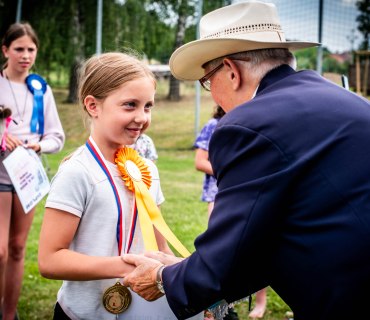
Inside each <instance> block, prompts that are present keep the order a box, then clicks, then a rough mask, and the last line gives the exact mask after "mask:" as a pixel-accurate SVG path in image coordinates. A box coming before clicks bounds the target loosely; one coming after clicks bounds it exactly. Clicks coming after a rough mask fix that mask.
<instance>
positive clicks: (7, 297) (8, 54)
mask: <svg viewBox="0 0 370 320" xmlns="http://www.w3.org/2000/svg"><path fill="white" fill-rule="evenodd" d="M38 48H39V41H38V37H37V35H36V32H35V31H34V30H33V29H32V27H31V25H29V24H28V23H15V24H12V25H11V26H10V27H9V28H8V30H7V31H6V33H5V35H4V37H3V39H2V47H1V49H2V53H3V56H4V58H5V59H6V61H5V64H4V65H3V67H2V69H1V70H0V92H1V93H0V105H3V106H4V108H5V109H8V110H11V118H12V119H13V121H11V122H9V123H8V124H9V126H8V127H7V128H6V124H4V123H2V124H1V123H0V125H1V126H0V141H1V142H0V143H4V144H2V147H4V148H2V150H1V153H0V318H1V313H2V319H3V320H13V319H14V317H15V315H16V307H17V304H18V299H19V295H20V291H21V287H22V279H23V271H24V259H25V250H26V241H27V237H28V233H29V230H30V227H31V224H32V221H33V217H34V214H35V208H33V209H31V210H30V211H28V212H24V210H23V208H22V205H21V203H20V201H19V198H18V195H17V194H16V192H15V189H14V186H13V184H12V182H11V180H10V177H9V175H8V173H7V171H6V170H5V167H4V165H3V161H4V160H5V159H6V158H7V157H8V156H9V154H10V153H11V152H12V151H13V150H14V149H15V148H16V147H18V146H24V147H25V148H29V149H32V150H34V151H36V152H37V153H39V154H41V153H56V152H58V151H60V150H61V149H62V148H63V145H64V138H65V136H64V132H63V128H62V125H61V122H60V120H59V116H58V111H57V108H56V105H55V100H54V96H53V92H52V91H51V88H50V87H49V86H48V85H46V83H45V89H46V91H45V92H44V94H43V97H42V102H43V113H42V116H43V132H42V131H40V127H39V128H38V129H39V130H37V131H36V132H33V130H31V119H33V110H34V97H33V93H32V92H31V90H30V89H29V88H27V84H26V78H27V77H28V76H29V75H30V69H31V68H32V66H33V65H34V63H35V60H36V57H37V51H38ZM33 76H35V75H32V76H31V77H33ZM28 79H30V78H28ZM39 79H40V78H39ZM41 80H42V81H44V80H43V79H42V78H41ZM38 108H40V106H38ZM3 121H5V120H3V119H0V122H3ZM33 123H34V122H33ZM4 145H5V146H4ZM4 149H5V150H4ZM25 213H27V214H25Z"/></svg>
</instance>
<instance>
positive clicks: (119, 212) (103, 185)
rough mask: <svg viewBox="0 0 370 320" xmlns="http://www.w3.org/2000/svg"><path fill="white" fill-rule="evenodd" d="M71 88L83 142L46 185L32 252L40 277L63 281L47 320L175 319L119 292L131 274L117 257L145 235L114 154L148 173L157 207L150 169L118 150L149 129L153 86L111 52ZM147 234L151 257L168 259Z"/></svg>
mask: <svg viewBox="0 0 370 320" xmlns="http://www.w3.org/2000/svg"><path fill="white" fill-rule="evenodd" d="M79 84H80V87H79V99H80V103H81V104H82V105H83V107H84V110H85V111H86V112H87V114H88V116H89V119H90V122H91V127H90V137H89V139H88V140H87V142H86V144H85V145H84V146H81V147H80V148H79V149H78V150H77V151H75V152H74V153H73V154H72V155H71V156H70V157H69V158H68V159H66V160H65V161H64V162H63V163H62V164H61V166H60V168H59V170H58V172H57V174H56V175H55V177H54V178H53V180H52V184H51V190H50V192H49V195H48V198H47V201H46V205H45V207H46V209H45V216H44V221H43V225H42V229H41V236H40V244H39V268H40V272H41V274H42V275H43V276H44V277H47V278H51V279H62V280H64V281H63V284H62V287H61V288H60V290H59V292H58V298H57V303H56V306H55V310H54V319H118V318H120V319H121V318H122V319H132V320H133V319H153V320H154V319H176V317H175V316H174V314H173V313H172V311H171V309H170V307H169V306H168V304H167V301H166V298H165V297H162V298H160V299H158V300H156V301H155V302H147V301H145V300H144V299H142V298H141V297H139V296H138V295H136V294H135V293H133V292H130V291H129V289H127V288H126V287H124V286H122V278H123V276H124V275H125V274H126V273H127V272H129V271H131V268H132V267H131V266H129V265H127V264H125V263H124V262H123V260H122V259H121V257H120V256H121V255H123V254H125V253H127V252H134V253H143V252H144V251H145V248H146V247H144V244H145V243H146V242H145V241H146V240H145V239H146V237H147V234H146V233H145V232H143V233H142V230H144V228H143V225H142V224H141V216H140V207H139V204H138V207H139V214H138V211H137V210H136V204H137V203H136V200H135V195H134V193H133V191H130V190H129V188H128V187H127V186H126V185H127V181H123V180H122V171H120V168H119V166H117V165H116V162H115V161H116V157H117V154H118V153H117V150H131V151H132V154H130V155H132V156H133V158H132V161H133V162H134V163H136V162H135V161H138V162H137V163H139V162H140V161H141V162H142V163H141V164H143V165H144V169H143V171H142V173H145V172H150V177H151V178H150V180H151V185H150V188H149V192H150V194H151V196H152V198H153V199H154V201H155V203H156V204H157V205H160V204H161V203H162V202H163V201H164V197H163V194H162V191H161V187H160V181H159V175H158V171H157V168H156V166H155V164H154V163H153V162H152V161H150V160H147V159H142V158H139V157H136V158H135V151H133V150H132V149H122V148H124V147H125V146H126V145H132V144H133V143H135V141H136V140H137V138H138V137H139V136H140V135H141V134H142V133H143V132H144V131H145V130H146V129H147V128H148V126H149V125H150V122H151V109H152V107H153V106H154V95H155V88H156V82H155V78H154V76H153V74H152V73H151V71H150V70H149V69H148V67H147V66H146V65H145V64H144V63H142V62H141V61H139V60H138V59H137V58H136V57H134V56H131V55H127V54H124V53H117V52H116V53H114V52H111V53H104V54H101V55H96V56H93V57H91V58H90V59H88V60H87V61H86V63H85V65H84V67H83V69H82V73H81V77H80V82H79ZM131 151H130V152H131ZM141 167H142V166H140V165H138V167H136V168H141ZM140 170H141V169H140ZM134 176H135V171H134ZM126 178H127V177H126ZM125 183H126V184H125ZM139 221H140V223H139ZM145 230H146V229H145ZM154 231H155V233H154V234H155V236H153V238H154V239H155V240H156V243H157V245H158V249H159V250H160V251H163V252H166V253H172V251H171V250H170V248H169V246H168V244H167V241H166V239H165V238H164V237H163V236H162V235H161V234H160V233H159V232H157V230H154ZM151 232H153V231H152V230H151ZM154 234H153V235H154ZM130 296H131V299H130ZM130 300H131V301H130ZM198 319H202V318H200V317H198Z"/></svg>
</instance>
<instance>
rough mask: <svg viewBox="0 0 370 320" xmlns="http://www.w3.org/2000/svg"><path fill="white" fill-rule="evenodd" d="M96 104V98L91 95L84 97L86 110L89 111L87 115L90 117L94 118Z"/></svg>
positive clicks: (95, 115) (96, 113)
mask: <svg viewBox="0 0 370 320" xmlns="http://www.w3.org/2000/svg"><path fill="white" fill-rule="evenodd" d="M97 104H98V103H97V100H96V99H95V97H94V96H92V95H88V96H86V97H85V99H84V105H85V108H86V111H87V112H88V113H89V115H90V116H91V117H92V118H95V117H97V115H98V107H97Z"/></svg>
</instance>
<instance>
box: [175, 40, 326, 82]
mask: <svg viewBox="0 0 370 320" xmlns="http://www.w3.org/2000/svg"><path fill="white" fill-rule="evenodd" d="M318 45H320V44H319V43H316V42H302V41H283V42H260V41H251V40H245V39H240V38H239V39H233V38H229V39H225V38H223V39H202V40H194V41H192V42H189V43H187V44H185V45H183V46H181V47H180V48H178V49H177V50H175V52H174V53H173V54H172V55H171V58H170V62H169V65H170V69H171V73H172V75H173V76H174V77H175V78H177V79H179V80H199V79H200V78H201V77H203V76H204V69H203V67H202V66H203V65H204V64H205V63H206V62H209V61H211V60H213V59H216V58H219V57H223V56H227V55H230V54H234V53H238V52H243V51H251V50H258V49H270V48H287V49H290V50H292V51H294V50H298V49H304V48H309V47H315V46H318Z"/></svg>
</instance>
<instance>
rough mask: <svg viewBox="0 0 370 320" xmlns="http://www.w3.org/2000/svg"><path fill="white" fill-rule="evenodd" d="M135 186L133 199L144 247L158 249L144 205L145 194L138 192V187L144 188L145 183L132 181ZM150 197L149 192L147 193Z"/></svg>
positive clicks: (150, 249) (152, 249)
mask: <svg viewBox="0 0 370 320" xmlns="http://www.w3.org/2000/svg"><path fill="white" fill-rule="evenodd" d="M134 186H135V200H136V206H137V211H138V215H139V222H140V227H141V233H142V235H143V240H144V245H145V249H146V250H149V251H158V245H157V240H156V238H155V233H154V229H153V225H152V221H151V219H150V215H149V214H147V209H146V205H145V196H143V194H142V193H141V192H140V189H146V186H145V184H144V183H143V182H142V181H139V182H138V181H134ZM149 197H150V194H149Z"/></svg>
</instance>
